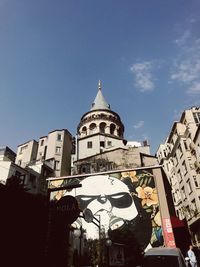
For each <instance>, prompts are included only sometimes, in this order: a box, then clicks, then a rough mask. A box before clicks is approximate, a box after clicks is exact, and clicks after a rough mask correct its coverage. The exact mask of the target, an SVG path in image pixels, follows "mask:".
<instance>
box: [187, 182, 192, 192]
mask: <svg viewBox="0 0 200 267" xmlns="http://www.w3.org/2000/svg"><path fill="white" fill-rule="evenodd" d="M187 187H188V192H189V194H190V193H191V192H192V187H191V183H190V180H187Z"/></svg>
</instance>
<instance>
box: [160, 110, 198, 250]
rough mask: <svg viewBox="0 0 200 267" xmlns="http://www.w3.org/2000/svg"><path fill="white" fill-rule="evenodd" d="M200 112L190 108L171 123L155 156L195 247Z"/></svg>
mask: <svg viewBox="0 0 200 267" xmlns="http://www.w3.org/2000/svg"><path fill="white" fill-rule="evenodd" d="M199 125H200V108H199V107H192V108H191V109H188V110H185V111H184V112H183V113H182V116H181V118H180V121H177V122H174V124H173V126H172V129H171V131H170V133H169V136H168V138H167V139H166V141H165V143H164V144H161V145H160V146H159V148H158V151H157V153H156V155H157V158H158V161H159V163H160V164H161V165H162V166H163V168H164V170H165V173H166V175H167V177H168V179H169V182H170V184H171V187H172V194H173V201H174V205H175V210H176V214H177V216H178V217H179V218H180V219H186V221H187V224H188V227H189V230H190V232H191V236H192V241H193V244H194V245H197V246H199V245H200V168H199V162H200V161H199V159H200V158H199V155H200V154H199V153H200V134H199V131H200V130H199V127H200V126H199Z"/></svg>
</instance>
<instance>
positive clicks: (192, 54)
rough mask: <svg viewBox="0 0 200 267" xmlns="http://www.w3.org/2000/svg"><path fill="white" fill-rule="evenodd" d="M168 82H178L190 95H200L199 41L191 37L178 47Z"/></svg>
mask: <svg viewBox="0 0 200 267" xmlns="http://www.w3.org/2000/svg"><path fill="white" fill-rule="evenodd" d="M185 41H186V39H185ZM182 44H183V43H182ZM170 81H173V82H179V83H180V84H181V85H182V86H183V87H184V88H185V87H186V90H187V91H186V92H187V93H188V94H190V95H194V94H200V88H199V87H200V39H198V38H194V37H193V38H192V37H191V38H189V39H188V40H187V42H185V43H184V45H183V46H182V47H180V50H179V54H178V55H177V58H176V59H175V60H174V64H173V67H172V69H171V75H170Z"/></svg>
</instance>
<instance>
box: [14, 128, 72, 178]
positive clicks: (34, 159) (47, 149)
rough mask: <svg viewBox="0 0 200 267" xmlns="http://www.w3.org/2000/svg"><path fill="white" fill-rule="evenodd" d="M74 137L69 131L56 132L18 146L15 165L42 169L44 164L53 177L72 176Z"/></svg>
mask: <svg viewBox="0 0 200 267" xmlns="http://www.w3.org/2000/svg"><path fill="white" fill-rule="evenodd" d="M71 152H72V136H71V134H70V133H69V132H68V130H67V129H61V130H54V131H51V132H49V133H48V135H47V136H42V137H40V138H39V141H35V140H31V141H28V142H26V143H24V144H22V145H19V146H18V149H17V155H16V160H15V163H16V164H18V165H19V166H21V167H23V168H24V167H27V166H28V167H29V168H32V169H35V170H37V169H38V170H39V169H40V167H39V166H40V165H41V163H44V162H45V164H46V165H47V166H49V168H51V169H52V170H53V176H56V177H58V176H64V175H70V169H71Z"/></svg>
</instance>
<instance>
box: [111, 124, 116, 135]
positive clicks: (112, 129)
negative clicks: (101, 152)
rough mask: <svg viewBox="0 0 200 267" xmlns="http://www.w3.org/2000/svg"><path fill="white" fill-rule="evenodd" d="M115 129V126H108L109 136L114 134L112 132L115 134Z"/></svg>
mask: <svg viewBox="0 0 200 267" xmlns="http://www.w3.org/2000/svg"><path fill="white" fill-rule="evenodd" d="M115 128H116V127H115V124H113V123H112V124H111V125H110V134H114V132H115Z"/></svg>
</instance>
